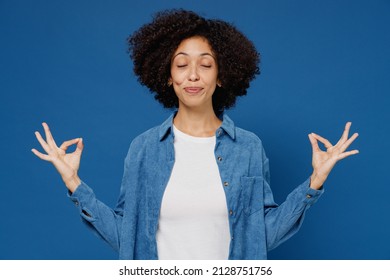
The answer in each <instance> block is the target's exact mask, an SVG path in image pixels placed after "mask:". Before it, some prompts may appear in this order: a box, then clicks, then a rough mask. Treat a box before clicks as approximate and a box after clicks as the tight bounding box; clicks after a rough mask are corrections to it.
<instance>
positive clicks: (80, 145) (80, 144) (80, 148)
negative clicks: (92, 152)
mask: <svg viewBox="0 0 390 280" xmlns="http://www.w3.org/2000/svg"><path fill="white" fill-rule="evenodd" d="M83 149H84V143H83V138H79V141H78V142H77V146H76V150H75V153H76V154H79V155H81V153H82V152H83Z"/></svg>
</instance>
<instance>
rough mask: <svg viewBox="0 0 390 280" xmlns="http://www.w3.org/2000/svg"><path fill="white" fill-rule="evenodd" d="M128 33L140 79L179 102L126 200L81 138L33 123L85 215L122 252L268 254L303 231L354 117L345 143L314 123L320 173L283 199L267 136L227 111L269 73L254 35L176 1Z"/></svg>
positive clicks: (156, 131) (125, 186)
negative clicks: (96, 173)
mask: <svg viewBox="0 0 390 280" xmlns="http://www.w3.org/2000/svg"><path fill="white" fill-rule="evenodd" d="M129 45H130V54H131V58H132V59H133V62H134V72H135V74H136V75H137V76H138V79H139V81H140V82H141V84H143V85H146V86H147V87H148V88H149V89H150V90H151V92H153V93H154V94H155V98H156V99H157V100H158V101H159V102H161V103H162V105H163V106H164V107H166V108H176V110H175V112H174V113H173V114H172V115H171V116H170V117H169V118H168V119H167V120H166V121H165V122H163V123H162V124H161V125H160V126H157V127H154V128H152V129H150V130H148V131H146V132H145V133H143V134H141V135H139V136H138V137H136V138H135V139H134V140H133V142H132V143H131V145H130V149H129V152H128V155H127V157H126V160H125V168H124V176H123V180H122V186H121V190H120V195H119V200H118V203H117V205H116V207H115V208H114V209H111V208H110V207H108V206H106V205H105V204H103V203H102V202H101V201H99V200H98V199H96V197H95V195H94V193H93V191H92V189H91V188H89V187H88V186H87V185H86V183H84V182H83V181H82V180H81V179H80V178H79V177H78V175H77V173H78V169H79V163H80V157H81V153H82V150H83V141H82V139H81V138H76V139H73V140H69V141H66V142H64V143H63V144H62V145H61V146H60V147H58V146H57V145H56V143H55V141H54V138H53V136H52V135H51V133H50V130H49V127H48V125H47V124H45V123H43V127H44V130H45V134H46V140H44V139H43V138H42V136H41V135H40V133H39V132H36V133H35V134H36V137H37V139H38V141H39V143H40V144H41V146H42V148H43V149H44V150H45V152H46V154H44V153H41V152H39V151H37V150H35V149H33V150H32V151H33V153H34V154H35V155H36V156H38V157H39V158H41V159H43V160H46V161H49V162H51V163H53V164H54V166H55V167H56V169H57V170H58V172H59V173H60V175H61V176H62V179H63V181H64V183H65V185H66V187H67V188H68V189H69V196H70V198H71V200H72V201H73V202H74V203H75V204H76V205H77V207H78V209H79V211H80V215H81V216H82V218H83V221H84V223H85V224H86V225H87V226H88V227H89V228H90V229H92V230H93V231H94V232H95V233H97V234H98V235H99V236H100V237H101V238H103V239H104V240H105V241H106V242H108V243H109V244H110V245H111V246H112V247H113V248H115V249H116V250H118V251H119V257H120V258H121V259H266V258H267V251H268V250H270V249H272V248H275V247H276V246H278V245H279V244H280V243H282V242H284V241H285V240H287V239H288V238H290V237H291V236H292V235H293V234H295V233H296V232H297V231H298V229H299V227H300V226H301V224H302V221H303V218H304V214H305V212H306V210H307V209H308V208H309V207H310V206H311V205H312V204H313V203H315V202H316V201H317V199H318V198H319V197H320V195H321V194H322V192H323V189H322V186H323V184H324V182H325V180H326V178H327V176H328V175H329V173H330V171H331V170H332V168H333V166H334V165H335V164H336V163H337V161H339V160H341V159H343V158H345V157H348V156H350V155H353V154H356V153H358V151H357V150H353V151H346V150H347V148H348V147H349V145H350V144H351V143H352V142H353V141H354V140H355V139H356V137H357V136H358V134H357V133H355V134H353V135H352V136H351V137H350V138H349V136H348V134H349V129H350V126H351V123H347V124H346V126H345V130H344V133H343V134H342V137H341V138H340V140H339V141H338V143H337V144H336V145H332V144H331V143H330V142H329V141H328V140H326V139H325V138H322V137H321V136H319V135H317V134H314V133H311V134H309V139H310V142H311V145H312V148H313V158H312V163H313V173H312V174H311V176H309V178H308V179H307V180H306V181H305V182H303V183H302V184H301V185H300V186H298V187H297V188H296V189H294V190H293V191H292V192H291V194H290V195H289V196H288V197H287V199H286V201H285V202H284V203H282V204H281V205H279V206H278V205H277V204H276V203H275V202H274V200H273V196H272V192H271V189H270V186H269V165H268V159H267V157H266V155H265V152H264V149H263V146H262V143H261V140H260V139H259V138H258V137H257V136H256V135H254V134H253V133H251V132H248V131H245V130H243V129H240V128H238V127H236V126H235V125H234V122H233V121H232V120H231V119H230V118H229V117H228V116H227V115H226V113H225V109H227V108H229V107H231V106H233V105H234V104H235V101H236V97H237V96H242V95H245V94H246V92H247V88H248V87H249V83H250V81H251V80H253V78H254V77H255V75H256V74H259V68H258V64H259V60H260V59H259V54H258V52H257V51H256V49H255V47H254V46H253V44H252V42H250V41H249V40H248V39H247V38H246V37H245V36H244V35H243V34H242V33H241V32H239V31H238V30H237V29H236V28H235V27H233V26H232V25H230V24H229V23H226V22H224V21H220V20H208V19H205V18H203V17H200V16H199V15H197V14H195V13H193V12H190V11H184V10H170V11H165V12H161V13H159V14H157V15H156V16H155V17H154V19H153V21H152V22H151V23H149V24H146V25H144V26H142V27H141V28H140V29H139V30H138V31H137V32H135V33H134V34H133V35H132V36H131V37H130V38H129ZM318 141H320V142H321V143H323V144H324V145H325V147H326V151H322V150H321V149H320V148H319V146H318ZM72 145H77V148H76V150H75V151H74V152H73V153H66V150H67V148H68V147H70V146H72Z"/></svg>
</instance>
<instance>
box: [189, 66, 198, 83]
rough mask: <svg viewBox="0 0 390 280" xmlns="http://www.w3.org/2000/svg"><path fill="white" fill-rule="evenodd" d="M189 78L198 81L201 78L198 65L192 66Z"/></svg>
mask: <svg viewBox="0 0 390 280" xmlns="http://www.w3.org/2000/svg"><path fill="white" fill-rule="evenodd" d="M188 80H190V81H191V82H196V81H198V80H199V75H198V70H197V67H196V66H193V67H191V68H190V72H189V76H188Z"/></svg>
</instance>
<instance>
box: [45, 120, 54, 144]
mask: <svg viewBox="0 0 390 280" xmlns="http://www.w3.org/2000/svg"><path fill="white" fill-rule="evenodd" d="M42 126H43V129H44V130H45V135H46V142H47V143H48V144H49V145H50V146H54V147H57V144H56V142H55V141H54V138H53V135H52V134H51V132H50V128H49V126H48V124H47V123H45V122H43V123H42Z"/></svg>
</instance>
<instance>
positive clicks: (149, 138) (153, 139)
mask: <svg viewBox="0 0 390 280" xmlns="http://www.w3.org/2000/svg"><path fill="white" fill-rule="evenodd" d="M159 142H160V141H159V126H155V127H152V128H150V129H148V130H146V131H145V132H143V133H141V134H139V135H138V136H136V137H135V138H134V139H133V140H132V141H131V143H130V147H129V149H128V153H127V160H130V159H131V160H132V161H138V160H142V159H143V158H145V155H146V153H147V152H148V150H150V149H156V148H157V147H158V144H159Z"/></svg>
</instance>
